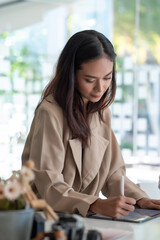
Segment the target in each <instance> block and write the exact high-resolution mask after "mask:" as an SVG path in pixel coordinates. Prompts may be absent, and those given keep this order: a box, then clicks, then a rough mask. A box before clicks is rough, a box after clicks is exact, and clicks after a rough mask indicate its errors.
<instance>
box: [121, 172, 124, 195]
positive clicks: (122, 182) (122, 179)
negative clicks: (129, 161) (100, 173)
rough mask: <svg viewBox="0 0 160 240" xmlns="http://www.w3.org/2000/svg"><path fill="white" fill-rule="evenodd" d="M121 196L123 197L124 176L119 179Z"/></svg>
mask: <svg viewBox="0 0 160 240" xmlns="http://www.w3.org/2000/svg"><path fill="white" fill-rule="evenodd" d="M121 195H122V196H124V176H122V177H121Z"/></svg>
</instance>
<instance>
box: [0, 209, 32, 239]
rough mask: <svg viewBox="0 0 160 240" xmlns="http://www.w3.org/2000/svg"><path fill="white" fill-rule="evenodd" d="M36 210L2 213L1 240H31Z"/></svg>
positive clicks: (0, 219)
mask: <svg viewBox="0 0 160 240" xmlns="http://www.w3.org/2000/svg"><path fill="white" fill-rule="evenodd" d="M33 218H34V210H33V209H32V208H28V209H23V210H8V211H7V210H6V211H0V240H30V236H31V231H32V224H33Z"/></svg>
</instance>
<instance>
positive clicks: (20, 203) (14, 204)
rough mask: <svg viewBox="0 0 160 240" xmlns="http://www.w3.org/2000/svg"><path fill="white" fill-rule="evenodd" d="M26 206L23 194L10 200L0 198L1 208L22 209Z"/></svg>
mask: <svg viewBox="0 0 160 240" xmlns="http://www.w3.org/2000/svg"><path fill="white" fill-rule="evenodd" d="M24 208H25V202H24V199H23V198H22V197H21V196H20V197H19V198H18V199H16V200H14V201H11V200H8V199H6V198H3V199H0V210H20V209H24Z"/></svg>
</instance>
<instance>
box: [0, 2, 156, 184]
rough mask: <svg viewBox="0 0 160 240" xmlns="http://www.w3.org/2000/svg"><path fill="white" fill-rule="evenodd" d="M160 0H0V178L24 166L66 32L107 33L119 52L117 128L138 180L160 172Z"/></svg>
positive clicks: (133, 176) (114, 116)
mask: <svg viewBox="0 0 160 240" xmlns="http://www.w3.org/2000/svg"><path fill="white" fill-rule="evenodd" d="M159 22H160V7H159V0H152V1H151V0H130V1H128V0H74V1H73V0H32V1H30V0H19V1H18V0H17V1H16V0H0V176H1V177H8V176H9V175H10V173H11V171H12V170H13V169H14V170H15V169H19V168H20V167H21V154H22V150H23V147H24V143H25V140H26V137H27V134H28V131H29V128H30V124H31V121H32V119H33V115H34V109H35V107H36V106H37V104H38V102H39V100H40V96H41V92H42V90H43V89H44V87H45V86H46V84H47V83H48V82H49V80H50V78H51V76H52V74H53V73H54V67H55V64H56V61H57V58H58V56H59V53H60V51H61V50H62V48H63V47H64V45H65V43H66V41H67V40H68V38H69V37H70V36H71V35H73V34H74V33H75V32H77V31H80V30H84V29H95V30H98V31H100V32H102V33H103V34H104V35H105V36H106V37H108V38H109V39H110V40H111V41H112V43H113V44H114V47H115V50H116V53H117V93H116V99H115V102H114V104H112V106H111V111H112V128H113V130H114V132H115V134H116V137H117V140H118V142H119V145H120V147H121V150H122V154H123V157H124V160H125V162H126V165H127V174H128V176H129V177H130V178H131V179H132V180H134V181H135V182H137V183H141V182H144V181H155V182H157V181H158V176H159V174H160V172H159V169H160V27H159Z"/></svg>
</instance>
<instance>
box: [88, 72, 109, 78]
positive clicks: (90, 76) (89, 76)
mask: <svg viewBox="0 0 160 240" xmlns="http://www.w3.org/2000/svg"><path fill="white" fill-rule="evenodd" d="M111 73H112V71H111V72H109V73H107V74H106V75H105V77H108V76H109V75H110V74H111ZM84 76H85V77H88V78H97V77H95V76H92V75H88V74H86V75H84Z"/></svg>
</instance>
